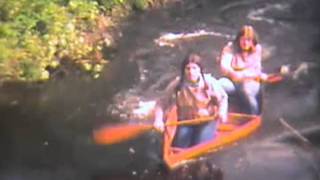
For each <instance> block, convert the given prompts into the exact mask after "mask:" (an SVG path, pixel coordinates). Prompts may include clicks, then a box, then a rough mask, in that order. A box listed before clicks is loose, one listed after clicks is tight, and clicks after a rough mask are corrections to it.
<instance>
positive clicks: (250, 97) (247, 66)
mask: <svg viewBox="0 0 320 180" xmlns="http://www.w3.org/2000/svg"><path fill="white" fill-rule="evenodd" d="M261 58H262V47H261V45H260V44H259V43H258V37H257V33H256V32H255V30H254V28H253V27H252V26H249V25H245V26H243V27H242V28H241V30H240V31H239V32H238V34H237V36H236V38H235V40H234V41H233V42H228V44H227V45H226V46H225V47H224V48H223V49H222V53H221V56H220V59H219V62H220V68H221V71H222V74H223V75H224V76H225V77H224V78H221V79H220V80H219V82H220V83H221V85H222V86H223V88H224V89H225V91H226V92H227V93H228V95H231V94H235V93H237V94H238V95H239V97H240V99H241V100H242V101H243V102H244V104H245V106H246V107H248V108H247V110H246V112H245V113H248V114H256V115H257V114H260V113H261V108H260V107H261V106H260V104H259V103H260V102H259V101H258V96H259V95H260V94H261V83H260V82H261V80H262V81H263V80H266V79H267V78H268V76H267V74H265V73H263V72H262V65H261Z"/></svg>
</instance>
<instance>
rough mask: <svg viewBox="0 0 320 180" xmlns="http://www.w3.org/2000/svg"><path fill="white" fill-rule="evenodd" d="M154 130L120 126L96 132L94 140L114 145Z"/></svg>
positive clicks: (146, 126)
mask: <svg viewBox="0 0 320 180" xmlns="http://www.w3.org/2000/svg"><path fill="white" fill-rule="evenodd" d="M215 117H216V116H206V117H201V118H196V119H191V120H182V121H176V122H174V123H166V124H165V126H180V125H194V124H199V123H203V122H207V121H211V120H214V119H215ZM152 129H155V127H154V126H153V125H151V124H118V125H115V126H108V127H103V128H101V129H98V130H95V131H94V133H93V138H94V141H95V142H96V143H97V144H114V143H120V142H123V141H126V140H129V139H132V138H134V137H137V136H138V135H140V134H142V133H144V132H146V131H150V130H152Z"/></svg>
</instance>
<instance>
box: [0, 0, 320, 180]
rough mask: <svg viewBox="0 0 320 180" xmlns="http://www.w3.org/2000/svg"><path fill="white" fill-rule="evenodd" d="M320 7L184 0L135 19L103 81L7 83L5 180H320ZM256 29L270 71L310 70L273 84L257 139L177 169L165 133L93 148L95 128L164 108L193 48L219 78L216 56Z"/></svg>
mask: <svg viewBox="0 0 320 180" xmlns="http://www.w3.org/2000/svg"><path fill="white" fill-rule="evenodd" d="M318 4H319V3H318V2H317V1H316V0H306V1H303V2H302V1H298V0H277V1H267V0H243V1H232V0H228V1H222V0H221V1H220V0H217V1H209V0H202V1H191V0H189V1H177V2H176V3H174V5H173V7H172V8H167V9H158V10H152V11H150V12H146V13H143V14H139V15H135V16H134V17H132V18H130V19H128V22H126V23H125V24H124V25H123V37H122V39H120V42H119V47H118V49H117V51H116V52H115V54H114V57H115V58H114V61H113V63H112V65H111V66H110V67H109V68H108V69H106V70H105V72H104V75H103V76H102V77H101V78H100V79H98V80H96V81H84V80H80V79H79V78H76V77H75V78H70V79H64V80H61V81H58V82H51V83H47V84H24V83H14V82H13V83H4V84H2V85H1V94H0V106H1V107H0V108H1V109H0V113H1V121H0V123H1V131H0V134H1V135H0V138H1V141H0V142H1V150H0V152H1V162H0V167H1V169H0V179H6V180H11V179H19V180H20V179H22V180H29V179H30V180H31V179H32V180H35V179H59V180H61V179H67V180H69V179H84V180H87V179H95V180H103V179H108V180H109V179H117V180H121V179H159V180H161V179H225V180H233V179H237V180H239V179H243V180H244V179H262V180H263V179H274V180H278V179H279V180H283V179H292V180H300V179H301V180H313V179H314V180H316V179H319V172H320V170H319V164H320V163H319V162H320V161H319V148H320V147H319V146H320V143H319V135H320V131H319V128H320V127H319V122H318V121H319V112H318V109H319V87H320V86H319V78H318V76H319V73H318V72H319V67H318V66H317V65H318V64H319V58H320V56H319V47H320V46H319V44H320V41H319V38H318V37H319V24H318V22H319V16H318V14H317V10H316V9H317V8H316V7H318V6H317V5H318ZM246 23H249V24H252V25H254V27H256V29H257V31H258V33H259V34H260V40H261V44H262V45H263V47H264V50H265V52H264V62H263V63H264V67H265V71H266V72H274V71H276V70H277V69H278V68H279V67H280V66H281V65H283V64H290V65H291V66H292V67H293V68H297V67H300V65H301V63H305V64H307V66H308V68H306V69H305V70H302V71H301V73H300V74H299V76H297V78H295V79H289V80H287V81H286V82H283V83H282V84H278V85H274V86H271V85H267V86H266V87H265V95H264V97H265V99H264V113H263V119H264V123H263V126H262V127H261V128H260V129H259V131H258V132H257V133H255V134H254V135H253V136H251V137H250V138H248V139H246V140H244V141H241V142H239V143H238V144H235V145H233V146H230V147H227V148H225V149H224V150H223V151H219V152H216V153H214V154H210V155H208V156H206V157H204V158H203V159H201V160H200V161H198V162H194V163H191V164H189V165H186V166H183V167H180V168H178V169H177V170H175V171H171V172H169V171H167V170H166V169H165V168H164V167H163V163H162V161H161V135H160V134H158V133H156V132H148V133H145V134H143V135H142V136H140V137H138V138H136V139H134V140H132V141H128V142H124V143H121V144H116V145H112V146H98V145H95V144H94V143H93V141H92V139H91V133H92V129H94V128H95V127H99V126H101V125H103V124H108V123H116V122H119V121H128V120H129V121H130V120H132V116H131V111H132V109H134V108H135V107H136V106H137V103H138V102H139V101H145V102H148V101H154V100H155V99H156V98H157V97H158V96H159V95H160V94H161V93H162V92H163V89H164V88H165V85H166V83H168V82H169V81H170V79H171V78H173V77H174V76H176V75H177V74H178V73H179V64H180V62H181V61H182V59H183V57H184V56H185V54H186V53H187V52H188V51H189V50H190V49H193V50H196V51H199V52H200V53H201V55H202V56H203V57H204V58H205V59H206V62H205V63H206V65H207V66H206V67H207V72H210V73H212V74H214V75H216V76H219V72H218V70H217V68H216V65H215V57H216V56H217V55H218V54H219V51H220V49H221V47H223V45H224V44H225V43H226V42H227V41H228V40H230V39H231V38H232V37H233V35H234V34H235V33H236V31H237V30H238V29H239V28H240V27H241V25H243V24H246ZM199 30H204V31H205V32H211V34H210V33H209V34H210V35H206V36H197V37H192V38H188V39H183V38H181V39H177V40H175V41H173V42H170V43H171V46H159V45H158V44H157V43H155V41H154V40H155V39H157V38H159V37H160V36H161V35H163V34H165V33H175V34H179V33H193V32H196V31H199ZM281 119H282V121H281ZM146 121H148V120H146ZM283 122H285V123H287V125H289V127H291V129H290V128H288V127H287V126H285V124H283ZM292 129H294V130H297V132H298V133H295V131H292Z"/></svg>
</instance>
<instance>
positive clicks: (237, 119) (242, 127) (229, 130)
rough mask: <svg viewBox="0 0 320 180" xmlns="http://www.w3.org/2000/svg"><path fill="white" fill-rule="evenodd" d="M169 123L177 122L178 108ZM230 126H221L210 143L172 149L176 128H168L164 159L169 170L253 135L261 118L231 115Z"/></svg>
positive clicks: (237, 114)
mask: <svg viewBox="0 0 320 180" xmlns="http://www.w3.org/2000/svg"><path fill="white" fill-rule="evenodd" d="M167 119H168V120H167V123H169V122H170V123H171V122H172V123H174V122H176V121H177V114H176V108H175V107H174V108H172V109H171V111H170V112H169V113H168V114H167ZM228 121H229V122H228V124H219V125H218V129H217V132H216V137H215V138H214V139H212V140H211V141H209V142H206V143H202V144H199V145H196V146H192V147H190V148H176V147H172V146H171V145H172V141H173V138H174V135H175V131H176V126H167V127H166V129H165V133H164V145H163V159H164V161H165V163H166V165H167V166H168V168H169V169H174V168H176V167H178V166H179V165H182V164H184V163H185V162H187V161H189V160H194V159H196V158H198V157H200V156H202V155H205V154H207V153H209V152H213V151H216V150H218V149H220V148H222V147H224V146H225V145H227V144H230V143H233V142H236V141H238V140H240V139H242V138H245V137H247V136H248V135H250V134H252V133H253V132H254V131H255V130H256V129H257V128H258V127H259V126H260V124H261V116H255V115H246V114H239V113H229V118H228Z"/></svg>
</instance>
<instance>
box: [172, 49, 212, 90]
mask: <svg viewBox="0 0 320 180" xmlns="http://www.w3.org/2000/svg"><path fill="white" fill-rule="evenodd" d="M189 63H195V64H197V65H198V66H199V67H200V72H201V77H202V78H203V80H204V81H205V79H204V66H203V64H202V58H201V57H200V56H199V55H198V54H196V53H189V54H188V55H187V56H186V57H185V58H184V60H183V61H182V64H181V67H180V68H181V69H180V82H179V83H178V86H177V87H176V92H178V91H179V90H180V89H181V87H182V85H183V83H184V82H185V69H186V66H187V65H188V64H189ZM205 84H206V83H205Z"/></svg>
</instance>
